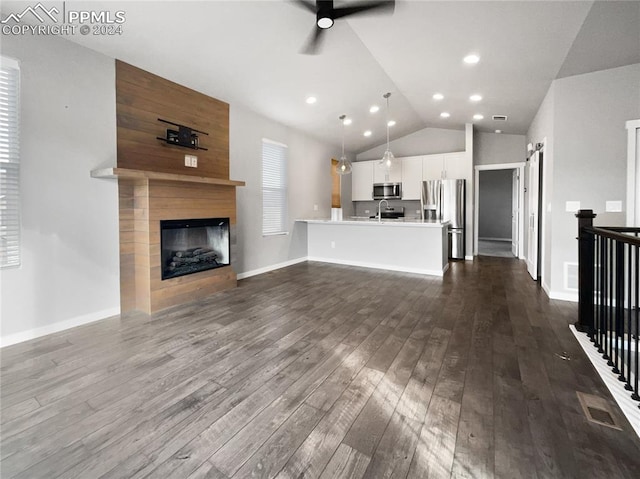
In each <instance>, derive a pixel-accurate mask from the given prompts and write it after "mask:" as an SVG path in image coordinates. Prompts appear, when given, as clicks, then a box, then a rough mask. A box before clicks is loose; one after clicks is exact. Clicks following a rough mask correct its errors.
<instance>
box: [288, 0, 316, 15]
mask: <svg viewBox="0 0 640 479" xmlns="http://www.w3.org/2000/svg"><path fill="white" fill-rule="evenodd" d="M291 3H293V4H294V5H296V6H298V7H300V8H304V9H305V10H308V11H310V12H311V13H316V11H317V7H316V2H312V1H311V0H293V1H292V2H291Z"/></svg>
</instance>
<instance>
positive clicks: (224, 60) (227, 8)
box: [2, 0, 640, 152]
mask: <svg viewBox="0 0 640 479" xmlns="http://www.w3.org/2000/svg"><path fill="white" fill-rule="evenodd" d="M29 3H33V2H29ZM29 3H27V4H29ZM43 3H44V4H45V5H48V4H60V3H61V2H43ZM340 3H354V1H347V2H337V1H336V5H339V4H340ZM24 5H25V3H20V2H2V12H3V13H4V14H7V13H9V12H13V11H19V10H20V7H22V8H24ZM591 7H592V2H591V1H550V2H543V1H471V2H460V1H444V2H443V1H440V2H436V1H407V0H400V1H397V2H396V8H395V12H394V13H393V14H392V15H383V14H380V15H376V16H369V17H357V18H354V19H350V20H338V21H337V22H336V24H335V25H334V27H332V28H331V29H330V30H329V31H327V32H326V39H325V42H324V45H323V49H322V51H321V53H320V54H319V55H315V56H308V55H301V54H299V53H298V51H299V50H300V49H301V47H302V46H303V45H304V44H305V42H306V39H307V37H308V35H309V33H310V32H311V31H312V28H313V26H314V22H315V18H314V16H313V15H312V14H311V13H309V12H307V11H305V10H303V9H300V8H297V7H296V6H294V5H292V4H291V2H285V1H276V0H263V1H238V0H235V1H196V2H188V1H160V2H153V1H144V2H100V1H92V2H74V1H67V2H66V8H67V10H72V9H73V10H94V11H96V10H107V11H112V12H114V11H116V10H122V11H124V12H126V22H125V23H124V26H123V31H124V33H123V34H122V35H121V36H92V35H87V36H83V35H78V34H76V35H73V36H69V37H68V38H69V39H70V40H71V41H74V42H77V43H79V44H82V45H85V46H87V47H89V48H92V49H95V50H97V51H100V52H103V53H105V54H107V55H109V56H112V57H115V58H119V59H121V60H123V61H125V62H128V63H131V64H133V65H136V66H138V67H140V68H143V69H145V70H148V71H151V72H153V73H156V74H158V75H161V76H163V77H165V78H168V79H170V80H173V81H175V82H178V83H181V84H183V85H186V86H188V87H191V88H193V89H195V90H198V91H201V92H203V93H205V94H207V95H210V96H213V97H216V98H219V99H221V100H224V101H226V102H228V103H230V104H231V105H232V108H233V105H242V106H243V107H246V108H249V109H251V110H253V111H255V112H257V113H260V114H262V115H264V116H266V117H269V118H272V119H274V120H276V121H278V122H281V123H283V124H286V125H289V126H291V127H294V128H297V129H299V130H302V131H305V132H308V133H310V134H311V135H313V136H315V137H317V138H319V139H321V140H324V141H328V142H331V143H334V144H339V142H340V137H341V128H342V127H341V124H340V122H339V120H338V117H339V116H340V115H341V114H346V115H347V116H349V117H351V118H353V124H352V125H350V126H349V127H346V128H345V130H346V147H347V149H348V150H350V151H353V152H360V151H364V150H367V149H369V148H371V147H374V146H376V145H379V144H381V143H383V142H384V141H385V134H386V132H385V126H384V125H385V121H384V116H385V111H384V108H383V109H381V111H380V112H379V113H378V114H376V115H371V114H370V113H369V112H368V110H369V106H370V105H372V104H374V103H375V104H378V105H380V106H383V105H384V100H383V98H382V95H383V94H384V93H385V92H387V91H390V92H392V96H391V99H390V106H391V117H392V118H393V119H394V120H396V121H397V125H396V126H394V127H393V128H392V129H391V137H392V139H393V138H397V137H400V136H404V135H406V134H408V133H411V132H413V131H416V130H419V129H421V128H424V127H438V128H454V129H461V128H463V127H464V124H465V123H468V122H473V123H475V125H476V128H477V129H478V130H480V131H494V130H495V129H496V128H500V129H502V130H503V132H505V133H514V134H524V133H525V132H526V131H527V128H528V127H529V125H530V123H531V121H532V119H533V116H534V115H535V113H536V111H537V109H538V107H539V105H540V103H541V101H542V99H543V98H544V95H545V94H546V92H547V90H548V88H549V85H550V84H551V81H552V80H553V79H554V78H556V77H558V76H559V72H561V71H562V73H563V75H562V76H567V75H574V74H578V73H585V72H587V71H594V70H599V69H603V68H611V67H615V66H621V65H625V64H630V63H637V62H640V33H639V32H640V2H636V1H634V2H603V3H598V4H597V5H596V7H597V8H593V9H592V8H591ZM590 12H591V13H590ZM583 25H584V28H582V27H583ZM634 44H635V45H637V46H638V48H635V49H634V48H633V45H634ZM471 52H474V53H478V54H479V55H480V56H481V60H480V63H478V64H477V65H476V66H468V65H465V64H464V63H463V62H462V58H463V56H465V55H466V54H468V53H471ZM590 52H594V54H593V55H590V54H589V53H590ZM435 92H441V93H443V94H444V95H445V99H444V100H443V101H441V102H436V101H434V100H433V99H432V95H433V93H435ZM473 93H479V94H481V95H482V96H483V100H482V101H481V102H480V103H478V104H473V103H471V102H470V101H469V100H468V97H469V95H471V94H473ZM308 95H314V96H316V97H317V98H318V102H317V103H316V104H315V105H312V106H309V105H307V104H306V103H305V98H306V97H307V96H308ZM441 111H448V112H449V113H451V117H450V118H448V119H442V118H440V116H439V114H440V112H441ZM474 113H482V114H483V115H484V117H485V119H484V120H482V121H474V120H473V119H472V116H473V114H474ZM493 114H504V115H508V117H509V120H508V121H507V122H506V123H500V124H499V125H497V124H496V122H494V121H492V120H491V115H493ZM365 129H370V130H372V131H373V135H372V136H371V137H370V138H365V137H364V136H363V135H362V132H363V131H364V130H365Z"/></svg>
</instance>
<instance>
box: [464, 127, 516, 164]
mask: <svg viewBox="0 0 640 479" xmlns="http://www.w3.org/2000/svg"><path fill="white" fill-rule="evenodd" d="M473 142H474V145H473V146H474V149H475V151H474V153H473V164H474V165H495V164H499V163H521V162H523V161H524V160H525V157H526V154H527V151H526V148H527V147H526V141H525V136H524V135H507V134H505V133H500V134H498V133H484V132H475V133H474V135H473Z"/></svg>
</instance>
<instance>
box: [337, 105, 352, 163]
mask: <svg viewBox="0 0 640 479" xmlns="http://www.w3.org/2000/svg"><path fill="white" fill-rule="evenodd" d="M346 117H347V115H340V117H339V118H340V123H342V156H341V157H340V161H338V165H337V166H336V173H338V174H339V175H348V174H350V173H351V162H350V161H349V160H348V159H347V157H346V156H345V154H344V119H345V118H346Z"/></svg>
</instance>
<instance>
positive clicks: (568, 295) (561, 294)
mask: <svg viewBox="0 0 640 479" xmlns="http://www.w3.org/2000/svg"><path fill="white" fill-rule="evenodd" d="M543 287H544V286H543ZM547 296H549V299H559V300H560V301H570V302H572V303H577V302H578V292H577V291H576V292H575V293H572V292H570V291H549V292H547Z"/></svg>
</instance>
